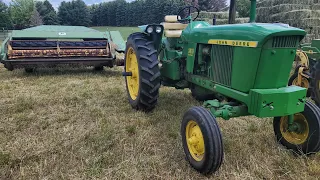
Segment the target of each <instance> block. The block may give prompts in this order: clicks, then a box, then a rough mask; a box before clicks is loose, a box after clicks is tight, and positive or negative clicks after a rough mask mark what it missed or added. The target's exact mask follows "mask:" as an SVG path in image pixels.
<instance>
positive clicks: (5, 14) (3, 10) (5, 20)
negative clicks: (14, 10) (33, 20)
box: [0, 0, 12, 28]
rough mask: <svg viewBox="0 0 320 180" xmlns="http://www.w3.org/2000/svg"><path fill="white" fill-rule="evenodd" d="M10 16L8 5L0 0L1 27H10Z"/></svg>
mask: <svg viewBox="0 0 320 180" xmlns="http://www.w3.org/2000/svg"><path fill="white" fill-rule="evenodd" d="M11 26H12V23H11V18H10V15H9V10H8V6H7V5H6V4H5V3H4V2H3V1H2V0H0V27H1V28H11Z"/></svg>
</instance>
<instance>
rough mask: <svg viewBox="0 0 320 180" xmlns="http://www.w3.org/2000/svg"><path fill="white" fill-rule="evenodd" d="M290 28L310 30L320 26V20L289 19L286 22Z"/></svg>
mask: <svg viewBox="0 0 320 180" xmlns="http://www.w3.org/2000/svg"><path fill="white" fill-rule="evenodd" d="M282 23H287V24H289V25H290V26H293V27H298V28H302V29H308V28H311V27H314V26H320V18H305V19H287V20H286V22H282Z"/></svg>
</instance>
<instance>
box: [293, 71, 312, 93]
mask: <svg viewBox="0 0 320 180" xmlns="http://www.w3.org/2000/svg"><path fill="white" fill-rule="evenodd" d="M304 73H305V74H307V75H308V76H309V77H311V75H310V74H309V73H308V72H304ZM298 74H299V72H295V73H294V74H293V75H292V76H291V77H290V79H289V82H288V86H292V85H296V84H295V83H296V82H297V81H298ZM301 78H302V87H304V88H306V89H307V97H310V96H311V92H310V79H308V78H306V77H301Z"/></svg>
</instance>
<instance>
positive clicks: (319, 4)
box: [311, 3, 320, 10]
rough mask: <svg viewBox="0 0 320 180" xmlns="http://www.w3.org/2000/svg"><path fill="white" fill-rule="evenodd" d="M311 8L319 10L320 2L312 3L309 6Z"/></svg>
mask: <svg viewBox="0 0 320 180" xmlns="http://www.w3.org/2000/svg"><path fill="white" fill-rule="evenodd" d="M311 9H312V10H320V3H318V4H313V5H312V6H311Z"/></svg>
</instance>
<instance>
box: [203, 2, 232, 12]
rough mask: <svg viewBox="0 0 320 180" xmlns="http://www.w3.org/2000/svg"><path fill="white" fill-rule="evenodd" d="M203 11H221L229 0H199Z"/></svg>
mask: <svg viewBox="0 0 320 180" xmlns="http://www.w3.org/2000/svg"><path fill="white" fill-rule="evenodd" d="M198 5H199V9H200V10H201V11H214V12H216V11H220V10H221V9H223V8H225V7H226V6H227V0H198Z"/></svg>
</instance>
